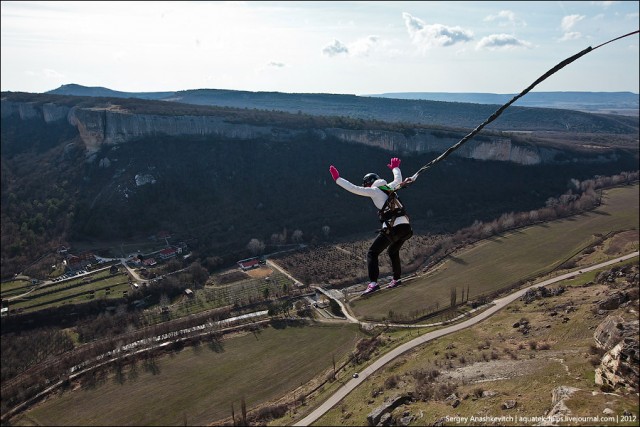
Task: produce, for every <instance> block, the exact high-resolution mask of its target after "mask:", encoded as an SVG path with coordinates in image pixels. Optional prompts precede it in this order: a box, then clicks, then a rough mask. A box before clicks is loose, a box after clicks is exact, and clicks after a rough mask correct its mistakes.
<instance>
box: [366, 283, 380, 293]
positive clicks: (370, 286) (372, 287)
mask: <svg viewBox="0 0 640 427" xmlns="http://www.w3.org/2000/svg"><path fill="white" fill-rule="evenodd" d="M378 289H380V285H378V284H377V283H376V282H371V283H369V284H368V285H367V289H365V290H364V292H363V293H362V295H365V294H370V293H371V292H375V291H377V290H378Z"/></svg>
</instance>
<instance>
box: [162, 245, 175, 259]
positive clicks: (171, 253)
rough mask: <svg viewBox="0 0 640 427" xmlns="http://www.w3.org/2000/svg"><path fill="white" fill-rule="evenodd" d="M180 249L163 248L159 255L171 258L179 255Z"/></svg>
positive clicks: (163, 257)
mask: <svg viewBox="0 0 640 427" xmlns="http://www.w3.org/2000/svg"><path fill="white" fill-rule="evenodd" d="M177 253H178V251H177V250H176V248H165V249H163V250H161V251H160V253H159V254H158V256H159V257H160V258H161V259H163V260H165V259H170V258H173V257H175V256H176V255H177Z"/></svg>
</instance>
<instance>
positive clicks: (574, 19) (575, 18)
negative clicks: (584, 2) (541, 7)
mask: <svg viewBox="0 0 640 427" xmlns="http://www.w3.org/2000/svg"><path fill="white" fill-rule="evenodd" d="M584 18H585V16H584V15H567V16H565V17H564V18H562V22H561V23H560V28H562V31H563V32H565V33H568V32H569V31H571V30H572V29H573V27H574V26H575V25H576V24H577V23H578V22H580V21H582V20H583V19H584Z"/></svg>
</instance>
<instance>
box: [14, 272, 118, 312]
mask: <svg viewBox="0 0 640 427" xmlns="http://www.w3.org/2000/svg"><path fill="white" fill-rule="evenodd" d="M21 289H23V290H24V291H25V292H26V291H27V290H28V289H26V288H21ZM130 290H131V287H130V286H129V276H128V275H127V274H125V273H118V274H114V275H112V274H110V273H109V270H108V269H106V270H102V271H98V272H96V273H94V274H90V275H86V276H83V277H78V278H76V279H71V280H65V281H63V282H57V283H51V284H47V285H46V286H45V285H39V286H37V287H36V288H35V289H33V290H32V291H31V292H29V293H28V294H26V295H25V296H24V297H21V298H16V299H15V300H12V301H11V303H10V308H11V309H12V310H14V309H15V310H22V311H24V312H29V311H35V310H41V309H43V308H48V307H55V306H62V305H65V304H81V303H83V302H87V301H89V300H91V299H94V298H107V299H108V298H121V297H122V295H123V292H124V291H130ZM11 292H13V291H11ZM21 293H22V292H21ZM3 297H4V287H3Z"/></svg>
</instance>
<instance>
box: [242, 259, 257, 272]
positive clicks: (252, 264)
mask: <svg viewBox="0 0 640 427" xmlns="http://www.w3.org/2000/svg"><path fill="white" fill-rule="evenodd" d="M238 266H239V267H240V268H241V269H242V271H247V270H251V269H252V268H258V267H260V261H259V260H258V258H249V259H243V260H240V261H238Z"/></svg>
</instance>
